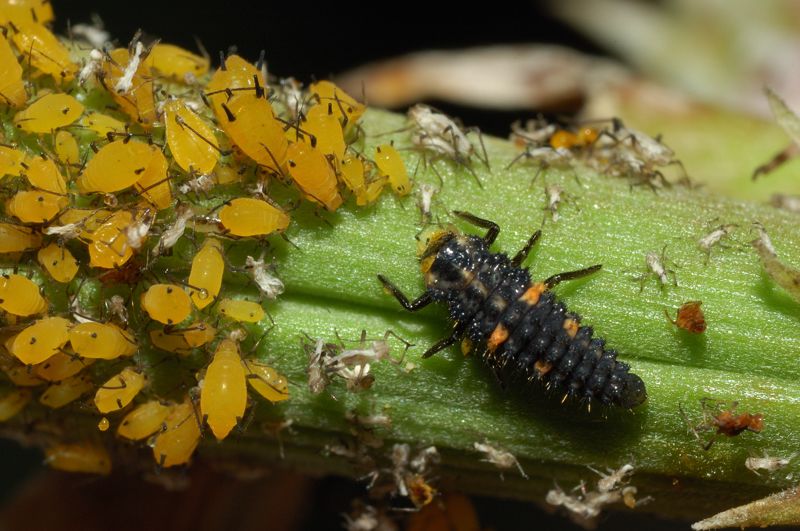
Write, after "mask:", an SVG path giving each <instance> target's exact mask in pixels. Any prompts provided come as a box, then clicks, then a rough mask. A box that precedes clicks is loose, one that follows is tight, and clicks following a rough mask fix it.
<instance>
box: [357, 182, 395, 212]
mask: <svg viewBox="0 0 800 531" xmlns="http://www.w3.org/2000/svg"><path fill="white" fill-rule="evenodd" d="M387 181H388V179H387V178H386V176H383V175H381V176H377V177H375V178H374V179H371V180H370V181H369V182H368V183H367V187H366V188H365V189H364V193H363V194H361V195H359V196H357V197H356V204H357V205H358V206H364V205H369V204H372V203H374V202H375V201H377V199H378V198H379V197H380V195H381V192H382V191H383V187H384V186H386V183H387Z"/></svg>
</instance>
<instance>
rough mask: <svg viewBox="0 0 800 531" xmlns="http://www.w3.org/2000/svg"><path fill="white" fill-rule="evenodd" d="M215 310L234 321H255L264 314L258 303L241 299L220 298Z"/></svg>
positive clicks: (260, 318)
mask: <svg viewBox="0 0 800 531" xmlns="http://www.w3.org/2000/svg"><path fill="white" fill-rule="evenodd" d="M217 311H219V313H221V314H222V315H224V316H225V317H229V318H231V319H233V320H234V321H240V322H245V323H257V322H259V321H260V320H262V319H263V318H264V316H266V312H264V308H262V307H261V305H260V304H259V303H257V302H252V301H246V300H242V299H222V300H221V301H220V303H219V306H217Z"/></svg>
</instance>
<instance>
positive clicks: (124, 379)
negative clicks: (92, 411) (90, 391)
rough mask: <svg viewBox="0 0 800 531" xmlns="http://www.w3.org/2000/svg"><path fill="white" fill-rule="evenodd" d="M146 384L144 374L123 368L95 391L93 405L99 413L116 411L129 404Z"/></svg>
mask: <svg viewBox="0 0 800 531" xmlns="http://www.w3.org/2000/svg"><path fill="white" fill-rule="evenodd" d="M146 383H147V378H146V377H145V375H144V374H142V373H141V372H139V371H137V370H136V369H134V368H132V367H125V368H124V369H122V371H121V372H120V373H119V374H117V375H115V376H113V377H111V379H109V380H108V381H107V382H106V383H104V384H103V385H102V386H101V387H100V388H98V389H97V393H96V394H95V395H94V405H95V406H96V407H97V410H98V411H99V412H100V413H111V412H113V411H118V410H120V409H122V408H124V407H125V406H127V405H128V404H130V403H131V401H132V400H133V399H134V398H135V397H136V395H137V394H139V391H141V390H142V388H143V387H144V385H145V384H146Z"/></svg>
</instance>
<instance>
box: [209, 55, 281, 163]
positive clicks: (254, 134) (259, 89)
mask: <svg viewBox="0 0 800 531" xmlns="http://www.w3.org/2000/svg"><path fill="white" fill-rule="evenodd" d="M264 87H266V84H265V82H264V76H263V75H262V73H261V71H260V70H258V69H257V68H256V67H255V66H253V65H252V64H250V63H248V62H247V61H245V60H244V59H242V58H241V57H239V56H238V55H232V56H230V57H228V58H227V59H226V60H225V66H224V67H223V68H220V69H219V70H217V71H216V72H215V73H214V75H213V76H212V77H211V81H210V82H209V83H208V85H207V86H206V96H207V98H208V101H209V103H210V104H211V108H212V109H213V110H214V115H215V116H216V117H217V122H218V123H219V125H220V127H222V129H223V130H224V131H225V132H226V133H227V134H228V136H229V137H230V138H231V140H233V142H234V144H236V145H237V146H238V147H239V149H241V150H242V152H244V154H245V155H247V156H248V157H250V158H251V159H253V160H254V161H256V162H257V163H258V164H260V165H262V166H266V167H267V168H270V169H271V170H272V171H275V172H279V171H280V169H281V167H282V166H283V163H284V161H285V160H286V149H287V147H288V140H287V139H286V136H285V135H284V132H283V126H282V124H281V123H280V122H278V121H277V120H276V119H275V116H274V113H273V111H272V105H270V103H269V101H267V99H266V89H265V88H264Z"/></svg>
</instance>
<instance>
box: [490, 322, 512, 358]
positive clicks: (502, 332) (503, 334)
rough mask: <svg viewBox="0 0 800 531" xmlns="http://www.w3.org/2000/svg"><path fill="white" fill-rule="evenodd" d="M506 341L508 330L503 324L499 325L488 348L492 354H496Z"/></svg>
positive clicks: (493, 332) (491, 337)
mask: <svg viewBox="0 0 800 531" xmlns="http://www.w3.org/2000/svg"><path fill="white" fill-rule="evenodd" d="M506 339H508V329H507V328H506V327H505V326H503V325H502V324H499V325H497V326H496V327H495V329H494V330H493V331H492V335H491V336H490V337H489V341H488V342H487V343H486V348H488V349H489V351H490V352H494V351H495V350H496V349H497V347H499V346H500V345H502V344H503V342H504V341H505V340H506Z"/></svg>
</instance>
